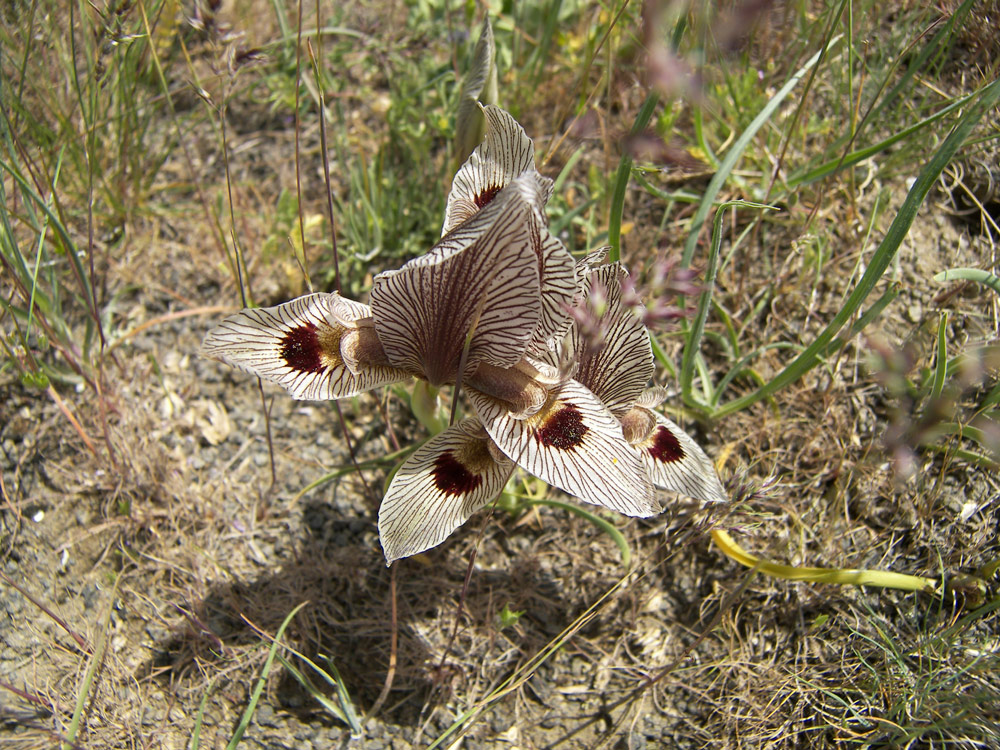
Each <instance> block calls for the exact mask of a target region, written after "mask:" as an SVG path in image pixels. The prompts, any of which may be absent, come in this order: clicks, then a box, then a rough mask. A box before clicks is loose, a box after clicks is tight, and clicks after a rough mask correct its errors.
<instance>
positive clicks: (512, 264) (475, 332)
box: [371, 174, 541, 386]
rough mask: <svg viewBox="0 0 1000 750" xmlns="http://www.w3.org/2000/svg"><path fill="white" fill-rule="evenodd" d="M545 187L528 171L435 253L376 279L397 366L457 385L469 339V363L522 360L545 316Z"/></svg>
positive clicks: (377, 301) (376, 306) (384, 332)
mask: <svg viewBox="0 0 1000 750" xmlns="http://www.w3.org/2000/svg"><path fill="white" fill-rule="evenodd" d="M539 189H540V185H539V183H538V179H537V177H536V176H535V175H532V174H526V175H524V176H523V177H521V178H519V179H518V180H515V181H514V182H513V183H511V184H510V185H508V186H507V187H506V188H504V190H503V191H502V192H501V194H500V195H499V196H498V197H497V198H496V199H495V200H494V201H493V202H492V203H491V204H490V205H489V206H488V207H487V208H486V209H484V210H483V211H480V212H479V213H478V214H476V216H475V217H473V218H472V219H471V220H470V221H467V222H465V223H464V224H462V225H460V226H459V227H458V228H457V229H456V230H455V231H454V232H452V233H450V234H449V235H448V236H446V237H445V238H443V239H442V240H441V241H440V242H439V243H438V244H437V245H435V247H434V248H433V249H432V250H431V251H430V252H429V253H427V254H426V255H423V256H421V257H419V258H415V259H414V260H411V261H410V262H409V263H407V264H406V265H405V266H403V267H402V268H400V269H399V270H396V271H387V272H385V273H381V274H379V275H378V276H377V277H375V284H374V286H373V288H372V293H371V304H372V314H373V316H374V319H375V329H376V331H377V333H378V338H379V340H380V341H381V342H382V345H383V346H384V347H385V351H386V354H387V355H388V357H389V361H390V362H391V363H392V364H393V365H395V366H396V367H402V368H404V369H407V370H411V371H415V372H419V373H421V374H422V375H423V377H425V378H427V380H428V381H429V382H430V383H431V385H434V386H439V385H444V384H447V383H454V382H455V381H456V379H457V378H458V370H459V365H460V362H461V359H462V353H463V350H464V348H465V346H466V341H467V340H468V345H469V352H468V358H467V360H466V370H467V371H469V370H471V369H473V368H474V367H475V366H476V365H478V363H480V362H486V363H488V364H492V365H496V366H498V367H511V366H513V365H515V364H517V362H519V361H520V359H521V357H522V355H523V354H524V352H525V350H526V349H527V347H528V344H529V343H530V342H531V340H532V336H533V335H534V333H535V330H536V329H537V327H538V322H539V318H540V315H541V313H540V311H539V308H540V304H539V296H540V281H539V268H538V266H539V263H538V257H537V253H536V245H537V243H538V241H539V230H540V225H539V212H538V208H539V207H538V199H539Z"/></svg>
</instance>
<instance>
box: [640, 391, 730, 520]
mask: <svg viewBox="0 0 1000 750" xmlns="http://www.w3.org/2000/svg"><path fill="white" fill-rule="evenodd" d="M622 428H623V430H624V434H625V438H626V439H627V440H628V441H629V442H630V443H631V444H632V445H633V446H635V449H636V450H637V451H638V452H639V455H640V457H641V459H642V463H643V466H645V468H646V471H647V472H648V474H649V478H650V479H652V481H653V484H655V485H656V486H657V487H662V488H663V489H665V490H671V491H673V492H679V493H680V494H682V495H687V496H688V497H691V498H694V499H695V500H703V501H705V502H710V503H718V502H724V501H725V500H727V497H726V492H725V490H723V489H722V484H721V483H720V482H719V477H718V475H717V474H716V472H715V467H714V466H713V465H712V461H711V460H710V459H709V457H708V456H706V455H705V451H703V450H702V449H701V448H700V447H699V446H698V444H697V443H696V442H695V441H694V440H692V439H691V437H690V436H689V435H688V434H687V433H686V432H684V431H683V430H682V429H681V428H680V427H678V426H677V425H676V424H674V423H673V422H671V421H670V420H669V419H667V418H666V417H665V416H663V415H662V414H660V413H659V412H655V411H651V410H650V409H647V408H644V407H642V406H635V407H633V408H632V409H631V410H630V411H629V412H628V414H626V415H625V416H624V417H623V418H622Z"/></svg>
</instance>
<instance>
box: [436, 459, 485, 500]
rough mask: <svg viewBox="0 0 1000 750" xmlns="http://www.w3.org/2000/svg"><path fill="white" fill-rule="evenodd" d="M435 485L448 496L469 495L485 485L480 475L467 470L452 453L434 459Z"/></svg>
mask: <svg viewBox="0 0 1000 750" xmlns="http://www.w3.org/2000/svg"><path fill="white" fill-rule="evenodd" d="M431 473H432V474H433V475H434V484H435V485H436V486H437V488H438V489H439V490H441V492H443V493H444V494H446V495H467V494H468V493H470V492H472V491H473V490H475V489H477V488H478V487H479V485H481V484H482V483H483V478H482V476H480V475H479V474H473V473H472V472H471V471H469V470H468V469H466V468H465V467H464V466H463V465H462V464H461V462H460V461H458V460H457V459H456V458H455V457H454V456H453V455H452V454H451V453H450V452H446V453H442V454H441V455H440V456H438V457H437V458H435V459H434V469H433V470H432V471H431Z"/></svg>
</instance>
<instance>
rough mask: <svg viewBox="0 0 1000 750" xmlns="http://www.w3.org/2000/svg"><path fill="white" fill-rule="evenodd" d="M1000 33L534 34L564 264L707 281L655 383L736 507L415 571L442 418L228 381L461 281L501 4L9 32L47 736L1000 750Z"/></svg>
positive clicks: (12, 559) (11, 312) (13, 677)
mask: <svg viewBox="0 0 1000 750" xmlns="http://www.w3.org/2000/svg"><path fill="white" fill-rule="evenodd" d="M994 6H995V4H994V3H989V2H972V1H971V0H969V1H968V2H964V3H957V2H953V3H946V4H944V3H943V4H940V5H939V6H935V7H923V6H912V5H910V4H905V3H895V4H891V5H890V6H885V5H884V4H875V3H869V4H867V5H865V6H864V7H855V6H847V5H846V4H834V5H830V6H826V5H821V4H799V5H792V4H784V3H775V4H771V5H767V4H765V5H763V6H759V5H756V4H753V5H752V6H751V5H735V4H728V3H723V4H704V5H702V4H697V5H692V6H690V7H686V6H684V7H674V6H667V5H663V6H662V7H661V6H659V5H657V4H655V3H648V4H645V6H644V7H642V8H640V7H639V6H638V5H635V6H633V5H631V4H619V5H615V6H613V7H605V6H601V5H595V4H593V3H589V2H583V1H582V0H581V1H580V2H568V1H564V2H551V3H541V4H537V5H533V4H515V6H511V7H507V6H506V5H505V6H503V7H499V6H498V5H491V6H490V8H489V10H490V13H491V17H492V19H493V29H494V33H495V44H496V66H497V71H498V74H499V75H498V97H499V102H500V104H502V105H503V106H504V107H505V108H506V109H508V110H510V111H511V113H512V114H513V115H514V116H515V117H516V118H517V119H518V121H519V122H521V123H522V124H523V125H524V127H525V129H526V131H527V132H528V133H530V134H531V135H532V136H533V137H534V138H535V144H536V147H537V150H538V152H537V157H538V161H539V167H538V168H539V171H540V172H541V173H542V174H544V175H547V176H549V177H552V178H553V179H554V180H555V189H554V192H553V196H552V199H551V201H550V203H549V210H548V220H549V229H550V231H551V232H552V233H553V234H554V235H556V236H558V237H559V238H560V239H561V240H562V242H563V243H564V244H565V245H566V247H567V248H568V249H569V250H570V251H571V252H573V253H574V254H575V255H577V256H578V257H579V256H582V255H583V254H584V253H586V252H587V251H589V250H592V249H594V248H596V247H598V246H601V245H603V244H611V246H612V248H613V252H614V253H616V254H620V257H621V259H622V260H623V261H624V262H625V263H627V264H628V265H629V267H630V269H631V270H632V273H633V275H634V276H635V277H636V278H637V279H639V282H638V283H639V288H640V289H643V291H644V293H645V298H646V300H647V301H649V300H654V299H655V298H656V297H657V291H658V290H657V287H656V285H657V284H662V283H663V282H664V278H663V275H662V269H663V268H664V267H665V266H664V260H667V261H668V264H667V265H670V264H673V266H674V267H677V268H684V269H687V268H693V269H695V270H696V271H698V272H699V274H700V275H699V277H698V278H699V281H700V284H701V285H702V288H703V289H704V292H703V293H702V294H699V295H694V296H692V297H691V298H690V299H687V300H685V301H684V303H683V305H682V306H683V307H685V308H690V315H689V317H687V318H686V319H685V320H684V321H682V322H681V323H680V324H675V325H671V326H668V327H664V328H661V329H656V330H654V331H653V343H654V351H655V353H656V356H657V361H658V367H659V370H658V373H657V376H656V377H655V382H656V383H659V384H661V385H664V386H666V387H667V388H668V389H669V390H670V393H671V399H670V400H668V401H667V403H666V404H665V409H666V413H667V414H668V415H669V416H670V417H671V419H673V420H675V421H676V422H678V423H679V424H680V425H681V426H682V427H683V428H684V429H685V430H686V431H688V432H691V433H692V435H693V436H694V437H695V438H696V439H697V440H698V442H699V443H700V444H702V445H704V446H706V450H707V452H708V453H709V455H710V456H711V457H712V459H713V460H714V463H715V466H716V468H717V469H718V471H719V473H720V475H721V476H722V478H723V479H724V480H725V482H726V488H727V490H728V492H729V493H730V495H731V500H730V502H729V503H728V504H727V505H726V507H725V508H723V509H721V510H718V509H716V510H713V511H712V512H710V513H706V512H705V511H703V510H702V509H700V508H699V507H697V505H696V504H689V503H687V502H686V501H683V500H679V499H677V500H675V499H673V498H669V499H667V503H666V505H667V510H666V511H665V512H664V513H663V514H661V515H658V516H655V517H653V518H649V519H642V520H626V519H623V518H621V517H618V516H616V515H614V514H609V515H607V516H603V515H602V514H601V513H599V512H597V511H595V512H594V513H592V514H591V518H589V519H588V518H581V517H578V516H576V515H573V514H571V513H570V512H568V510H567V507H568V504H566V503H562V500H561V498H560V496H559V495H558V493H555V492H554V491H553V492H546V491H545V489H544V488H543V487H542V486H541V485H540V484H536V483H534V482H532V481H530V480H527V481H525V483H523V484H521V485H518V486H517V487H515V488H513V489H514V491H513V492H510V493H507V494H508V495H509V497H502V498H501V502H500V503H499V504H498V505H497V506H496V507H495V508H493V509H491V510H484V511H482V512H480V513H479V514H478V515H476V516H474V517H473V518H472V519H471V521H470V522H469V523H467V524H466V525H465V526H463V527H462V528H461V529H459V530H458V531H457V532H456V533H455V534H454V535H453V536H452V537H450V539H449V541H448V542H447V543H446V544H445V545H443V546H441V547H437V548H435V549H433V550H430V551H429V552H427V553H425V554H423V555H419V556H416V557H413V558H409V559H406V560H402V561H399V562H397V563H396V564H395V565H393V567H392V568H390V569H386V567H385V565H384V560H383V558H382V553H381V550H380V547H379V543H378V537H377V529H376V519H377V514H378V506H379V502H380V500H381V497H382V494H383V490H384V487H385V480H386V478H387V477H388V476H389V474H390V472H391V471H392V469H393V467H394V466H395V465H396V464H397V463H399V462H400V461H402V460H403V458H404V455H403V452H402V451H403V450H404V449H405V448H406V447H407V446H409V445H412V444H414V443H416V442H419V441H421V440H423V439H424V438H425V437H427V434H428V433H427V432H426V429H425V426H424V425H423V424H422V423H421V422H420V421H419V420H418V419H416V418H415V417H414V416H413V412H412V410H411V392H410V390H409V387H406V388H403V387H399V386H392V387H389V388H386V389H384V390H383V391H381V392H375V393H371V394H364V395H359V396H357V397H355V398H352V399H346V400H344V401H342V402H339V405H338V407H334V406H332V405H330V404H328V403H318V402H296V401H292V400H290V399H288V398H287V397H284V395H283V394H282V393H281V392H279V391H277V390H272V389H271V388H270V387H269V386H268V387H265V388H263V389H262V390H260V391H258V390H257V389H255V388H253V387H248V383H247V381H246V379H245V378H243V377H240V376H237V375H234V374H233V373H231V372H230V371H229V370H228V369H226V368H224V367H220V366H219V365H218V364H217V363H215V362H212V361H209V360H207V359H205V358H203V357H201V356H199V354H198V352H199V346H200V342H201V340H202V338H203V336H204V334H205V332H206V331H207V330H208V329H209V328H210V327H211V325H212V324H213V322H214V321H216V320H217V319H219V318H220V317H221V316H223V315H224V314H226V313H230V312H233V311H235V310H236V309H238V308H239V307H241V306H243V305H244V302H243V299H242V298H243V297H244V296H245V299H246V304H248V305H250V304H252V305H256V306H266V305H272V304H276V303H278V302H281V301H283V300H285V299H288V298H290V297H293V296H296V295H299V294H302V293H304V292H306V291H308V290H309V289H314V290H317V291H329V290H331V289H333V288H334V283H335V280H334V272H333V268H334V264H333V258H334V253H336V254H337V256H336V257H337V258H338V260H339V272H340V275H341V283H342V286H343V289H344V294H345V296H351V297H352V298H362V297H363V296H364V295H365V294H366V293H367V291H368V289H369V288H370V286H371V284H372V279H373V277H374V276H375V275H376V274H378V273H379V272H380V271H383V270H385V269H387V268H394V267H398V266H399V265H401V264H402V263H403V262H405V260H407V259H409V258H411V257H414V256H416V255H418V254H420V253H423V252H426V250H427V249H428V248H430V247H431V246H432V245H433V244H434V242H435V241H436V240H437V238H438V233H439V230H440V226H441V220H442V217H443V216H444V201H445V196H446V195H447V189H448V185H449V184H450V181H451V178H452V176H453V174H454V171H455V169H456V166H457V153H456V146H455V145H454V137H455V112H456V111H457V109H458V107H457V99H458V96H459V91H460V79H461V77H462V75H463V73H464V71H466V70H467V69H468V65H469V60H470V57H471V56H472V54H473V50H474V47H475V43H476V40H477V38H478V33H479V32H478V29H479V28H480V23H481V20H482V12H483V10H484V8H478V7H475V6H473V5H467V6H461V7H451V6H450V5H449V4H444V3H430V2H420V3H413V4H410V5H401V4H395V3H384V2H372V3H358V4H354V5H351V6H348V7H345V8H339V7H338V8H332V7H328V6H326V5H321V6H320V8H319V9H317V8H316V7H315V6H314V5H311V4H306V5H305V6H304V7H301V8H300V7H299V6H297V5H294V4H290V5H285V4H281V3H272V4H263V3H256V2H255V3H248V4H234V5H233V6H232V7H229V6H227V5H225V4H220V3H214V2H199V3H197V4H194V5H187V4H183V3H179V2H176V1H174V0H163V1H162V2H142V0H139V1H138V2H111V3H106V4H102V3H97V4H88V3H72V4H70V5H69V6H65V7H64V6H58V7H57V5H56V4H54V3H48V2H42V3H34V4H23V3H22V4H17V3H15V4H12V5H10V6H8V7H5V8H4V10H3V11H2V13H3V15H4V22H3V24H2V27H0V34H2V37H0V50H2V52H0V117H2V119H0V192H2V197H3V200H2V201H0V263H2V272H0V273H2V275H0V326H2V334H3V347H4V348H3V368H2V370H0V392H2V399H0V448H2V451H3V454H2V461H3V464H2V472H0V478H2V485H0V490H2V498H0V499H2V503H3V505H2V508H0V554H2V556H3V557H2V574H3V577H2V578H0V607H2V610H3V614H4V619H3V626H2V629H0V637H2V640H3V644H4V647H3V649H0V689H2V690H3V691H4V696H5V697H4V700H3V708H2V709H0V711H2V719H3V723H2V725H0V732H2V733H3V740H4V743H5V744H9V745H10V746H11V747H25V748H28V747H32V748H33V747H53V746H62V747H67V748H69V747H88V748H90V747H93V748H119V747H147V748H180V747H191V748H204V747H225V746H229V747H235V746H236V745H237V744H239V745H241V746H250V747H254V746H260V747H273V746H281V747H306V748H307V747H310V746H312V747H328V746H331V745H339V744H341V743H346V742H348V741H349V738H350V737H351V735H352V734H353V735H355V736H358V737H361V738H363V743H364V746H365V747H372V748H377V747H405V746H414V747H429V746H438V747H442V746H450V744H451V743H452V742H453V741H454V740H455V739H456V738H457V737H459V736H465V737H467V738H468V742H469V743H471V745H473V746H483V747H489V746H501V745H510V746H522V747H588V748H589V747H599V746H618V745H621V746H622V747H625V746H628V747H641V746H645V747H657V746H674V745H676V746H681V747H697V746H704V745H710V744H711V745H713V746H714V745H725V746H747V747H751V746H753V747H756V746H760V745H763V744H765V743H766V744H768V745H773V746H776V747H796V746H803V745H806V746H819V747H822V746H847V745H858V746H877V747H936V746H944V745H950V746H957V747H968V748H974V747H996V746H997V745H998V742H1000V739H998V735H997V733H996V729H995V726H996V725H997V724H998V723H1000V688H998V685H997V680H996V677H995V675H996V673H997V670H998V668H1000V650H998V648H1000V644H998V642H997V635H996V632H997V616H998V615H997V609H998V605H1000V599H998V598H997V596H998V592H997V582H996V573H997V570H998V567H1000V544H998V541H997V535H996V529H997V525H998V520H1000V518H998V514H1000V482H998V479H997V476H998V474H997V461H998V455H1000V445H998V444H1000V434H998V433H1000V429H998V427H997V425H998V424H1000V416H998V410H1000V385H998V383H997V372H998V362H997V346H998V343H1000V342H998V340H997V335H998V333H997V332H998V329H1000V325H998V321H1000V304H998V301H1000V281H997V276H998V275H1000V274H998V271H997V256H996V241H997V238H998V237H1000V230H998V228H997V222H998V220H1000V217H998V215H997V210H996V206H997V201H996V191H995V189H994V188H995V185H996V184H998V183H1000V175H998V174H997V172H996V159H995V158H994V156H991V154H992V155H995V153H996V144H997V143H998V136H1000V132H998V131H997V124H996V123H997V122H998V117H997V106H996V103H997V100H998V97H1000V94H998V91H1000V83H997V70H996V65H997V62H996V60H995V59H993V57H991V56H990V55H988V54H984V53H983V50H986V49H991V48H994V49H995V48H996V44H997V39H996V37H995V33H994V34H993V36H991V29H992V28H993V27H992V25H990V24H987V23H985V22H984V21H982V19H984V18H986V17H988V16H989V17H992V15H995V13H994V11H995V7H994ZM991 14H992V15H991ZM317 30H318V31H317ZM994 57H995V56H994ZM321 113H322V115H323V117H322V119H321V117H320V114H321ZM327 169H328V170H329V174H330V187H331V190H330V191H328V190H327V185H326V179H325V173H326V171H327ZM328 195H329V196H330V197H331V200H330V202H329V205H328V198H327V196H328ZM331 208H332V213H331V210H330V209H331ZM334 236H335V237H336V243H334V242H333V239H332V237H334ZM658 269H659V271H658ZM658 273H659V274H660V275H659V276H658V275H657V274H658ZM643 280H645V283H644V281H643ZM577 507H579V506H577ZM713 530H716V533H717V530H724V531H726V532H728V534H729V535H730V537H731V538H732V539H733V540H735V541H736V542H737V543H738V544H739V545H741V546H742V547H743V549H744V551H745V552H746V553H747V554H752V555H754V556H756V557H757V558H759V559H760V565H759V568H758V570H757V571H754V570H752V569H750V568H747V567H745V566H741V565H739V564H738V563H737V562H734V561H733V560H731V559H730V558H728V557H727V556H726V555H724V554H723V553H722V551H721V548H720V547H719V546H717V544H716V543H715V542H713V540H712V539H713V537H712V532H713ZM717 540H718V537H716V541H717ZM781 565H784V566H787V567H788V568H791V567H795V568H796V570H788V569H787V568H780V567H779V566H781ZM805 567H814V568H823V569H824V571H821V572H819V573H816V574H815V575H820V576H822V575H826V574H829V573H830V571H844V570H846V569H864V570H872V571H883V572H884V571H888V572H894V573H898V574H906V575H909V576H915V577H918V578H920V579H926V580H928V581H930V582H932V583H930V584H928V586H926V588H927V589H928V590H926V591H918V592H913V591H900V590H896V589H892V588H875V587H868V586H865V587H859V586H841V585H833V584H830V583H802V582H794V581H789V580H785V579H781V578H776V577H774V576H773V575H767V573H772V574H785V575H803V571H802V568H805ZM820 580H822V579H820ZM300 605H301V606H300Z"/></svg>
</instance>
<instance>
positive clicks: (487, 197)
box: [473, 185, 501, 208]
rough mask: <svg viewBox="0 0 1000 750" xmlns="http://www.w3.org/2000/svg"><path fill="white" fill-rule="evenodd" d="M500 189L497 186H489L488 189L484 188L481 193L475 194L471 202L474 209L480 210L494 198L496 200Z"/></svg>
mask: <svg viewBox="0 0 1000 750" xmlns="http://www.w3.org/2000/svg"><path fill="white" fill-rule="evenodd" d="M500 189H501V188H500V186H499V185H491V186H490V187H488V188H486V189H485V190H483V191H482V192H480V193H477V194H476V197H475V198H473V200H474V201H475V203H476V208H482V207H483V206H485V205H486V204H487V203H489V202H490V201H491V200H493V199H494V198H496V197H497V193H499V192H500Z"/></svg>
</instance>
